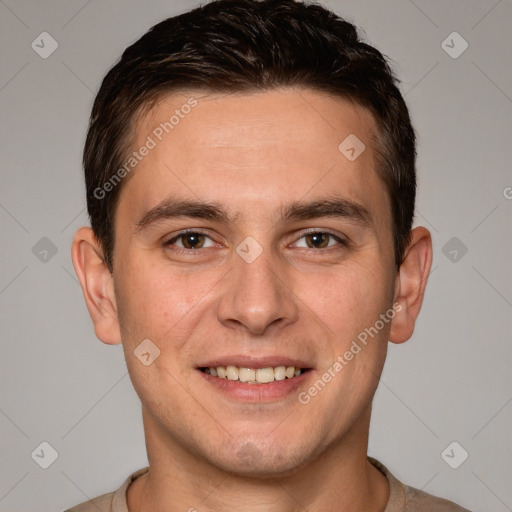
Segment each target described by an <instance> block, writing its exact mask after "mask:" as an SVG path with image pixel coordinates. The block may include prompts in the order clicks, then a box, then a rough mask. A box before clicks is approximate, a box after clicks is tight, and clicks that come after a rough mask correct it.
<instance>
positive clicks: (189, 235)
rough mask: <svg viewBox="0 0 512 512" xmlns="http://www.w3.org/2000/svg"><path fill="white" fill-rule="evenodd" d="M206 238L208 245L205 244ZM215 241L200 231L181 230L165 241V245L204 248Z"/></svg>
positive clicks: (192, 248)
mask: <svg viewBox="0 0 512 512" xmlns="http://www.w3.org/2000/svg"><path fill="white" fill-rule="evenodd" d="M207 240H210V242H211V244H210V245H205V244H206V243H207ZM214 245H215V243H214V242H213V240H212V239H211V238H210V237H209V236H208V235H206V234H205V233H202V232H200V231H192V230H190V231H182V232H181V233H179V234H178V235H177V236H175V237H174V238H171V239H170V240H168V241H167V242H165V246H166V247H168V246H176V247H177V248H180V249H191V250H194V249H205V248H207V247H213V246H214Z"/></svg>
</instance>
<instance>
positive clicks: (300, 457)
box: [211, 441, 313, 478]
mask: <svg viewBox="0 0 512 512" xmlns="http://www.w3.org/2000/svg"><path fill="white" fill-rule="evenodd" d="M228 450H229V451H228V452H224V453H227V456H224V457H222V458H221V459H220V460H219V459H216V460H211V462H212V463H213V464H214V465H215V466H217V467H219V468H220V469H222V470H224V471H227V472H229V473H235V474H236V475H238V476H240V477H248V478H275V477H284V476H289V475H292V474H293V473H295V472H296V471H298V470H299V469H300V468H302V467H304V466H306V465H307V464H308V462H309V461H311V459H312V458H313V454H312V453H309V452H308V451H306V450H305V447H300V446H296V447H293V446H291V445H290V442H286V443H285V445H284V446H283V445H282V444H280V443H273V444H272V443H268V441H265V442H264V443H260V444H259V445H258V443H257V442H256V441H254V442H253V441H243V442H240V443H239V444H238V445H237V446H235V447H232V446H231V447H230V448H229V449H228Z"/></svg>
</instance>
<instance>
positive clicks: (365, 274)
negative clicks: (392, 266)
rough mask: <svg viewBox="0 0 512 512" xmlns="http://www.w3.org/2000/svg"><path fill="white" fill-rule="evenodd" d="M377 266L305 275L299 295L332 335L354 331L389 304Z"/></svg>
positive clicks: (373, 321)
mask: <svg viewBox="0 0 512 512" xmlns="http://www.w3.org/2000/svg"><path fill="white" fill-rule="evenodd" d="M377 268H378V267H377V266H373V267H372V266H370V267H367V268H361V267H359V266H353V267H352V268H348V267H347V268H340V269H339V270H338V271H337V272H335V273H332V274H331V275H330V276H329V277H323V278H319V279H311V278H308V277H305V278H304V283H303V290H304V291H303V293H302V296H304V297H307V304H308V305H309V307H310V308H311V309H312V310H314V312H315V313H316V315H317V316H318V317H319V318H320V319H321V320H322V321H323V323H324V324H325V325H326V326H328V327H329V328H330V329H331V331H333V332H334V333H335V334H336V335H338V334H344V335H354V334H357V332H360V331H361V330H363V329H364V328H365V327H368V326H370V325H373V324H374V323H375V320H376V319H377V318H378V317H379V315H380V314H381V313H383V312H384V311H385V310H386V308H388V307H389V305H388V295H389V294H390V291H389V289H388V288H389V286H390V284H389V283H388V282H387V280H385V279H383V272H382V271H379V270H377ZM343 337H345V336H343Z"/></svg>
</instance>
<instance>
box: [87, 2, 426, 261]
mask: <svg viewBox="0 0 512 512" xmlns="http://www.w3.org/2000/svg"><path fill="white" fill-rule="evenodd" d="M398 83H399V81H398V79H397V78H396V77H395V75H394V73H393V71H392V70H391V68H390V67H389V65H388V63H387V60H386V58H385V57H384V56H383V55H382V54H381V53H380V52H379V51H378V50H376V49H375V48H373V47H372V46H370V45H368V44H366V43H365V42H363V41H362V40H361V39H360V38H359V36H358V33H357V30H356V27H355V26H354V25H352V24H351V23H349V22H347V21H346V20H344V19H342V18H340V17H339V16H337V15H335V14H334V13H333V12H331V11H329V10H327V9H325V8H324V7H322V6H320V5H316V4H306V3H304V2H302V1H294V0H262V1H257V0H215V1H212V2H210V3H207V4H206V5H204V6H201V7H199V8H196V9H194V10H192V11H190V12H187V13H184V14H181V15H179V16H175V17H172V18H168V19H166V20H165V21H162V22H161V23H158V24H157V25H155V26H154V27H152V28H151V29H150V30H149V31H148V32H147V33H146V34H144V35H143V36H142V37H141V38H140V39H139V40H138V41H136V42H135V43H134V44H132V45H131V46H129V47H128V48H127V49H126V50H125V51H124V53H123V55H122V57H121V59H120V60H119V62H118V63H117V64H116V65H115V66H114V67H113V68H112V69H111V70H110V71H109V72H108V74H107V75H106V76H105V78H104V79H103V82H102V84H101V87H100V90H99V92H98V94H97V96H96V99H95V101H94V105H93V109H92V114H91V119H90V124H89V130H88V134H87V140H86V143H85V148H84V158H83V164H84V171H85V180H86V188H87V208H88V212H89V216H90V219H91V226H92V229H93V231H94V233H95V235H96V237H97V238H98V240H99V242H100V243H101V246H102V249H103V253H104V258H105V262H106V263H107V265H108V267H109V269H110V270H112V263H113V252H114V214H115V209H116V204H117V200H118V197H119V193H120V190H121V184H119V186H114V187H108V189H109V191H108V193H105V190H106V188H105V184H106V183H107V182H108V181H109V180H111V178H112V176H114V175H115V174H116V172H117V171H118V170H119V168H120V166H121V165H122V163H123V161H124V160H125V158H126V155H127V154H128V152H129V149H130V143H131V136H132V134H133V131H134V125H135V122H136V119H137V114H138V113H139V112H140V111H141V109H143V108H145V107H147V106H148V105H149V104H151V103H152V102H154V101H155V100H156V99H158V98H160V97H161V96H163V95H165V94H168V93H170V92H173V91H177V90H183V89H187V88H194V89H205V90H209V91H214V92H217V91H218V92H222V91H232V92H235V91H241V92H243V91H257V90H268V89H272V88H275V87H282V86H302V87H309V88H313V89H316V90H319V91H324V92H327V93H330V94H334V95H338V96H341V97H344V98H347V99H350V100H351V101H354V102H355V103H357V104H359V105H361V106H363V107H366V108H367V109H369V110H370V112H371V113H372V114H373V116H374V118H375V120H376V123H377V127H378V131H379V133H378V137H377V140H375V141H374V149H375V151H376V155H377V161H378V165H377V172H378V174H379V176H380V178H381V180H382V181H383V183H384V185H385V187H386V190H387V192H388V194H389V197H390V200H391V205H392V216H393V237H394V250H395V262H396V265H397V267H398V266H399V265H400V264H401V262H402V260H403V258H404V253H405V250H406V248H407V245H408V243H409V237H410V231H411V227H412V221H413V217H414V203H415V196H416V170H415V160H416V149H415V133H414V129H413V127H412V125H411V121H410V118H409V112H408V109H407V106H406V104H405V101H404V99H403V97H402V95H401V94H400V91H399V89H398ZM98 191H102V192H101V194H99V193H98Z"/></svg>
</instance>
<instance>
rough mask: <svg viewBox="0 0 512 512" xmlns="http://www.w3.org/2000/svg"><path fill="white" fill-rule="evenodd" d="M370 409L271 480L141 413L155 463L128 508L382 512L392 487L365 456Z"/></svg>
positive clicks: (131, 493)
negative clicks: (223, 462) (223, 465)
mask: <svg viewBox="0 0 512 512" xmlns="http://www.w3.org/2000/svg"><path fill="white" fill-rule="evenodd" d="M369 412H370V411H368V414H365V415H363V417H361V418H360V419H359V420H358V422H356V423H357V424H354V426H353V427H352V428H351V429H350V431H349V432H346V433H345V434H344V435H343V436H342V438H341V439H338V440H337V441H336V442H334V443H332V445H331V446H329V447H328V449H325V450H324V451H323V452H322V453H320V454H318V455H317V456H316V458H314V460H311V461H309V462H308V463H307V464H305V465H303V466H302V467H300V468H299V469H297V470H296V471H294V472H293V473H292V474H287V475H280V476H269V477H267V478H261V477H259V478H254V477H248V476H244V475H238V474H235V473H229V472H226V471H224V470H222V469H220V468H218V467H216V466H214V465H212V464H210V463H209V462H207V461H205V460H204V459H202V458H200V457H199V456H198V455H197V454H193V453H190V452H188V451H186V450H185V449H184V448H183V447H182V446H181V445H180V444H179V443H176V442H175V441H174V440H172V439H169V437H168V436H167V435H164V433H163V431H162V430H160V429H159V428H158V427H157V425H156V424H155V420H154V419H153V418H150V417H149V416H148V415H147V414H145V415H144V414H143V417H144V427H145V432H146V445H147V448H148V459H149V467H150V469H149V471H148V472H147V473H146V474H144V475H142V476H141V477H139V478H137V479H136V480H135V481H134V482H133V484H132V485H131V486H130V487H129V488H128V491H127V502H128V509H129V512H142V511H143V510H154V511H155V512H174V511H177V510H187V511H191V512H193V511H194V510H196V511H201V512H203V511H218V510H222V511H223V512H238V511H240V510H244V512H261V511H263V510H264V511H268V512H296V511H298V510H323V511H331V510H332V511H334V510H336V511H347V512H349V511H350V512H363V511H365V512H369V511H371V512H383V511H384V510H385V508H386V504H387V501H388V497H389V486H388V483H387V480H386V478H385V476H384V475H383V474H382V473H381V472H380V471H379V470H378V469H376V468H375V467H374V466H373V465H372V464H370V462H368V459H367V455H366V453H367V447H368V446H367V445H368V428H369Z"/></svg>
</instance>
